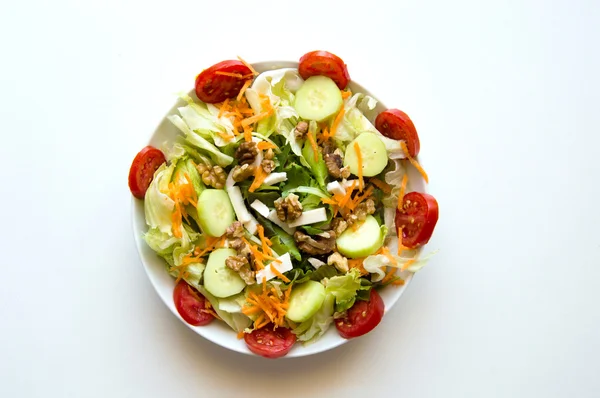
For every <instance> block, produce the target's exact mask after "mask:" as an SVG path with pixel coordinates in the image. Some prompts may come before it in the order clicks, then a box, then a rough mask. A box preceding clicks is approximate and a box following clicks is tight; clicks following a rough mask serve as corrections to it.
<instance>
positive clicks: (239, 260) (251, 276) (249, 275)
mask: <svg viewBox="0 0 600 398" xmlns="http://www.w3.org/2000/svg"><path fill="white" fill-rule="evenodd" d="M225 265H226V266H227V268H230V269H231V270H233V271H235V272H237V273H238V274H239V275H240V277H241V278H242V279H243V280H244V282H246V285H253V284H254V283H256V275H255V273H254V271H252V270H251V269H250V264H249V263H248V258H247V257H244V256H229V257H227V259H226V260H225Z"/></svg>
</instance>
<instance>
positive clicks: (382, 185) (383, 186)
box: [369, 177, 392, 193]
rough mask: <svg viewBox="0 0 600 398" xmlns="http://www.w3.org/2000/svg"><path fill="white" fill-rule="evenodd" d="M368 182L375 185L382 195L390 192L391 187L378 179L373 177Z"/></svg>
mask: <svg viewBox="0 0 600 398" xmlns="http://www.w3.org/2000/svg"><path fill="white" fill-rule="evenodd" d="M369 182H370V183H371V184H373V185H375V186H376V187H377V188H379V189H381V190H382V191H383V192H384V193H390V192H392V187H391V186H390V185H389V184H387V183H385V182H383V181H381V180H380V179H379V178H375V177H373V178H371V179H370V180H369Z"/></svg>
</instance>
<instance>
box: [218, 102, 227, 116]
mask: <svg viewBox="0 0 600 398" xmlns="http://www.w3.org/2000/svg"><path fill="white" fill-rule="evenodd" d="M228 110H229V98H227V99H225V101H223V103H222V104H221V107H220V108H219V114H218V115H217V117H219V118H220V117H221V116H223V115H224V114H225V112H226V111H228Z"/></svg>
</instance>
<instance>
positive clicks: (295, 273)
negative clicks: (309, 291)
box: [284, 265, 338, 285]
mask: <svg viewBox="0 0 600 398" xmlns="http://www.w3.org/2000/svg"><path fill="white" fill-rule="evenodd" d="M337 274H338V272H337V270H336V269H335V267H333V266H331V265H323V266H322V267H320V268H319V269H314V268H312V266H311V265H306V266H303V267H302V265H301V268H294V269H292V270H290V271H288V272H286V273H285V274H284V275H285V276H286V277H287V278H288V279H289V280H290V282H289V283H288V285H289V284H294V283H304V282H307V281H317V282H319V281H321V280H323V279H325V278H331V277H334V276H336V275H337Z"/></svg>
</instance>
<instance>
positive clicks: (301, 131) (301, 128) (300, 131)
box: [294, 122, 308, 140]
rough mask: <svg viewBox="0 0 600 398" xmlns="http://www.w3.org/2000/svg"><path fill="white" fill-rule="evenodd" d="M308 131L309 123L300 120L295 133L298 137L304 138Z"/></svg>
mask: <svg viewBox="0 0 600 398" xmlns="http://www.w3.org/2000/svg"><path fill="white" fill-rule="evenodd" d="M306 133H308V123H307V122H300V123H298V124H297V125H296V130H294V134H295V136H296V139H299V140H301V139H303V138H304V137H306Z"/></svg>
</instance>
